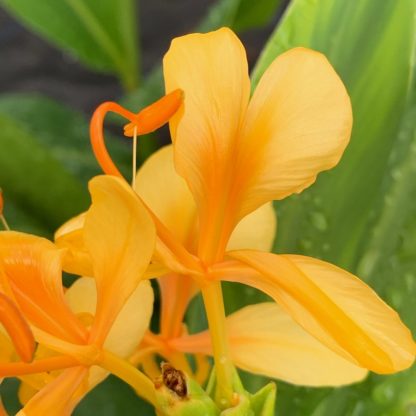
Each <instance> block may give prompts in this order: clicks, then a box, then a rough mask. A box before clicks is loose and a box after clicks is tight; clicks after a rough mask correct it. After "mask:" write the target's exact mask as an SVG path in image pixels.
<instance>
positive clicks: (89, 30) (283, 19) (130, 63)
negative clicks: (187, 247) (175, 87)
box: [0, 0, 416, 416]
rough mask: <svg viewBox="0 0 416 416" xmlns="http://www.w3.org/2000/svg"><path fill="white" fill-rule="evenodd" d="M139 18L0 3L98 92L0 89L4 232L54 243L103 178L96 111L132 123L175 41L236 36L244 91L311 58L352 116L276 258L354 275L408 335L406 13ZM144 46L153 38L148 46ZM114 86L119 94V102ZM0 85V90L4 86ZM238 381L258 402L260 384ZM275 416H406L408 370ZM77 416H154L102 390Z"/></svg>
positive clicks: (412, 260)
mask: <svg viewBox="0 0 416 416" xmlns="http://www.w3.org/2000/svg"><path fill="white" fill-rule="evenodd" d="M149 3H150V2H145V1H142V2H137V1H135V0H118V1H114V0H62V1H56V0H42V1H40V2H36V5H34V2H33V1H32V0H0V4H1V5H2V6H3V9H4V10H3V11H2V13H3V14H2V15H0V21H3V22H4V21H5V20H7V19H9V20H10V16H13V18H14V19H16V20H17V21H18V22H20V23H21V24H22V25H23V26H24V27H25V28H26V29H27V30H29V31H33V32H34V33H35V34H36V35H38V36H40V37H42V38H43V39H45V40H46V41H47V42H49V43H50V44H51V45H53V46H54V47H55V48H58V49H60V50H62V52H63V53H62V55H60V57H61V58H62V60H63V62H64V63H63V64H61V65H64V66H65V65H66V64H67V63H65V59H67V61H68V59H69V58H68V56H70V57H71V58H70V62H71V63H70V64H68V65H69V66H70V68H73V67H74V63H73V62H74V60H75V61H76V65H77V66H78V67H81V66H85V67H86V68H88V71H87V72H86V73H87V74H88V76H87V78H88V79H90V80H91V84H92V85H93V86H94V88H91V89H88V88H85V89H82V91H80V97H79V99H78V101H77V99H76V98H74V97H72V98H71V99H70V100H68V99H59V98H60V97H59V86H58V87H57V88H56V89H55V90H54V89H53V88H52V87H50V88H48V89H47V90H48V92H49V91H52V93H49V94H47V95H49V96H45V95H40V94H39V93H38V94H33V93H28V92H24V88H19V90H20V91H21V92H19V93H14V92H11V91H12V89H13V86H12V85H11V86H10V87H7V88H4V89H6V90H7V91H9V92H7V93H2V94H1V95H0V185H1V186H2V188H3V191H4V195H5V200H6V206H5V215H6V217H7V218H8V220H9V222H10V223H11V225H12V227H13V228H14V229H18V230H23V231H28V232H36V233H40V234H42V235H45V236H49V237H50V236H51V235H52V233H53V231H54V229H55V228H56V227H57V226H59V225H60V224H61V223H62V222H64V221H65V220H66V219H68V218H69V217H71V216H72V215H74V214H76V213H78V212H80V211H81V210H83V209H85V208H86V207H87V206H88V200H89V197H88V193H87V187H86V182H87V180H88V179H89V178H91V177H92V176H93V175H95V174H98V173H99V169H98V166H97V164H96V162H95V160H94V158H93V156H92V153H91V151H90V148H89V141H88V116H89V114H90V113H91V110H92V109H93V107H94V106H96V105H98V104H99V102H100V101H103V100H105V99H111V100H118V101H120V102H122V103H123V104H124V105H126V106H127V107H128V108H129V109H131V110H133V111H138V110H139V109H140V108H141V107H143V106H144V105H146V104H148V103H150V102H152V101H153V100H155V99H157V98H158V97H159V96H161V95H162V94H163V80H162V73H161V67H160V63H161V59H162V56H163V52H164V51H165V50H166V49H167V47H168V44H169V41H170V38H172V37H173V36H178V35H181V34H184V33H186V32H191V31H195V30H197V31H209V30H212V29H215V28H218V27H221V26H230V27H231V28H233V29H234V30H235V31H237V32H238V33H239V34H240V35H241V36H242V38H243V41H244V43H246V44H248V45H249V48H248V54H249V60H250V61H251V64H252V67H254V68H253V71H252V79H253V82H254V84H255V83H256V82H258V80H259V77H260V76H261V74H262V73H263V72H264V70H265V69H266V68H267V66H268V65H269V64H270V62H271V61H272V60H273V59H274V58H275V57H276V56H277V55H279V54H280V53H282V52H283V51H285V50H287V49H289V48H292V47H295V46H306V47H310V48H313V49H316V50H319V51H321V52H323V53H325V55H326V56H327V57H328V59H329V60H330V61H331V63H332V64H333V65H334V67H335V68H336V70H337V71H338V73H339V74H340V76H341V78H342V79H343V81H344V83H345V84H346V87H347V89H348V92H349V94H350V96H351V99H352V104H353V112H354V128H353V135H352V140H351V144H350V146H349V147H348V149H347V151H346V153H345V155H344V157H343V159H342V161H341V163H340V164H339V165H338V166H337V167H336V168H335V169H333V170H332V171H330V172H326V173H323V174H321V175H320V176H319V178H318V181H317V182H316V184H314V185H313V186H312V187H311V188H309V189H307V190H306V191H304V192H303V193H302V194H301V195H295V196H292V197H290V198H288V199H287V200H284V201H281V202H279V203H276V212H277V215H278V218H279V226H278V233H277V238H276V242H275V247H274V251H275V252H286V253H288V252H290V253H303V254H307V255H312V256H314V257H319V258H322V259H325V260H328V261H331V262H333V263H335V264H337V265H339V266H342V267H344V268H346V269H348V270H350V271H351V272H353V273H355V274H358V275H359V276H360V277H361V278H363V279H365V280H366V281H367V282H368V283H369V284H370V285H371V286H372V287H373V288H374V289H376V290H377V292H378V293H379V294H380V296H381V297H383V299H385V300H386V301H387V302H388V303H389V304H391V305H392V306H393V307H394V308H395V309H397V310H398V311H399V313H400V314H401V316H402V318H403V320H404V321H405V323H406V324H407V325H408V326H410V328H412V330H413V331H414V333H416V315H415V312H414V311H415V308H414V304H413V302H414V301H415V299H416V180H415V176H416V96H415V94H416V90H415V84H414V82H415V80H414V76H415V65H414V62H415V60H414V59H415V39H416V38H415V31H416V24H415V16H416V0H383V1H380V0H360V1H358V0H356V1H346V0H291V1H289V0H257V1H252V0H218V1H213V0H211V1H209V0H204V1H202V0H199V1H186V0H181V1H179V0H176V1H171V2H168V1H167V0H165V1H163V0H160V1H152V2H151V3H153V4H157V5H158V7H160V13H159V11H158V12H156V13H154V14H153V15H150V14H149V15H147V14H146V13H147V12H148V11H149ZM4 11H5V12H4ZM139 12H140V13H139ZM139 16H140V18H139ZM176 20H177V21H178V27H175V25H174V24H173V21H176ZM149 25H151V26H153V31H150V32H149V30H148V29H149ZM4 27H5V26H4V25H2V29H1V31H0V42H1V43H0V54H2V55H0V56H3V58H1V64H2V67H3V68H5V67H8V63H9V62H8V60H7V59H5V56H4V55H3V53H2V49H3V43H4V42H3V39H4V38H5V37H6V39H7V36H8V34H7V33H6V32H7V31H6V30H4ZM146 28H147V30H146ZM155 28H156V30H155ZM22 30H23V29H22ZM149 33H151V36H152V37H153V38H157V39H156V40H155V39H153V38H152V39H150V38H149V37H150V35H149ZM146 37H147V38H146ZM159 38H162V39H159ZM266 38H268V41H267V42H266ZM152 42H153V43H152ZM154 42H159V43H157V47H155V48H153V46H152V48H149V47H146V45H147V44H149V45H155V43H154ZM155 50H156V51H157V53H156V52H155ZM23 52H24V51H23ZM23 52H22V53H23ZM260 52H261V53H260ZM259 53H260V57H259V59H258V60H257V62H254V61H255V59H256V57H257V55H258V54H259ZM149 55H150V56H152V57H153V67H152V65H150V64H149V62H150V61H151V60H150V61H149V58H148V56H149ZM9 70H13V68H11V69H10V68H9ZM15 70H17V69H15ZM77 70H78V71H79V69H77ZM2 73H4V69H3V70H2ZM102 74H108V75H109V76H108V75H106V76H105V75H102ZM97 80H98V84H97ZM116 83H117V84H118V85H120V87H117V86H115V87H114V85H116ZM0 85H3V87H4V84H2V83H1V80H0ZM97 85H98V86H97ZM108 85H111V88H108ZM61 88H62V87H61ZM69 88H71V86H70V85H69ZM33 89H35V90H36V88H32V90H33ZM22 91H23V92H22ZM53 91H55V93H53ZM56 91H58V92H56ZM65 94H67V93H64V94H62V97H66V98H67V97H68V95H65ZM51 97H54V98H55V99H53V98H51ZM56 98H58V100H56ZM63 102H65V104H63ZM80 110H83V111H80ZM118 127H119V124H118V120H117V119H113V120H111V125H109V134H112V135H111V136H110V137H109V139H108V141H109V145H110V148H111V153H112V155H113V156H114V158H115V159H116V160H117V162H118V164H119V165H120V166H121V167H122V169H125V170H126V172H128V171H129V164H130V147H129V146H128V142H127V141H123V140H122V139H121V138H120V132H119V130H120V129H119V128H118ZM167 140H168V138H167V132H166V130H162V132H161V133H160V132H159V133H158V136H152V137H146V138H144V139H143V140H142V141H141V146H140V158H141V160H144V159H145V158H146V157H147V156H148V155H149V154H151V153H152V152H153V151H154V150H155V149H156V148H157V147H159V146H161V145H162V144H164V143H166V142H167ZM225 295H226V305H227V310H228V312H231V311H233V310H236V309H238V308H240V307H241V306H243V305H246V304H250V303H255V302H258V301H259V300H261V299H263V298H262V295H260V294H259V293H258V292H256V291H255V290H254V289H248V288H244V287H242V286H241V287H237V288H236V286H235V285H233V287H232V288H231V287H229V286H228V285H227V286H226V287H225ZM156 311H157V305H156ZM202 317H203V310H202V308H201V303H200V300H199V299H198V298H197V299H196V300H195V301H194V302H193V303H192V305H191V308H190V311H189V313H188V324H189V327H190V329H191V330H196V329H200V328H201V327H202V326H203V324H201V322H203V321H204V320H203V319H202ZM243 377H244V381H245V385H246V387H247V388H248V389H249V390H250V389H252V390H253V391H254V390H256V389H258V388H259V387H260V386H262V385H263V384H265V382H266V380H265V379H263V378H261V377H255V376H251V375H248V374H243ZM15 391H16V382H14V381H13V380H10V381H7V382H6V383H3V386H2V396H3V397H4V401H5V403H6V405H7V406H8V408H9V410H10V411H11V412H13V411H15V409H16V406H17V404H16V394H15ZM276 412H277V413H276V414H281V415H290V416H298V415H299V416H300V415H312V416H361V415H363V416H364V415H365V416H373V415H374V416H412V415H416V370H415V369H410V370H408V371H405V372H402V373H400V374H397V375H394V376H388V377H387V376H383V377H382V376H376V375H371V376H370V377H368V379H367V380H366V381H364V382H363V383H360V384H357V385H354V386H349V387H344V388H338V389H330V388H325V389H310V388H303V387H295V386H290V385H288V384H285V383H282V382H278V400H277V411H276ZM75 414H76V415H78V416H83V415H91V414H100V415H103V416H113V415H119V414H149V415H150V414H152V410H151V409H150V408H149V406H148V405H146V404H145V403H143V402H142V401H141V400H140V399H138V398H137V397H136V396H135V395H134V394H133V392H132V391H130V389H129V388H128V387H127V386H125V385H123V384H122V383H121V382H119V381H117V380H115V379H114V378H109V379H108V380H107V381H106V382H105V383H103V384H102V385H100V386H99V387H98V388H96V389H95V390H94V391H93V392H92V393H90V395H89V396H88V397H87V398H86V399H85V400H84V401H83V402H82V404H81V405H80V406H79V407H78V409H77V410H76V412H75Z"/></svg>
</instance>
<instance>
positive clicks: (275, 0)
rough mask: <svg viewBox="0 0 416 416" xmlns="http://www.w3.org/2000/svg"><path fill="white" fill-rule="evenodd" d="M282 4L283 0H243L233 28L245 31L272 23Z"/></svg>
mask: <svg viewBox="0 0 416 416" xmlns="http://www.w3.org/2000/svg"><path fill="white" fill-rule="evenodd" d="M282 4H283V1H282V0H258V1H252V0H241V1H240V7H239V8H238V10H237V13H236V16H235V20H234V24H233V25H232V26H233V29H234V30H235V31H237V32H243V31H245V30H249V29H254V28H258V27H262V26H264V25H266V24H268V23H270V21H271V20H272V19H273V18H274V17H275V16H276V13H277V11H278V9H279V8H280V7H281V6H282Z"/></svg>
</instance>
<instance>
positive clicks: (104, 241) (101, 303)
mask: <svg viewBox="0 0 416 416" xmlns="http://www.w3.org/2000/svg"><path fill="white" fill-rule="evenodd" d="M89 188H90V192H91V196H92V206H91V208H90V209H89V210H88V212H87V215H86V219H85V228H84V241H85V246H86V247H87V250H88V252H89V253H90V256H91V260H92V263H93V268H94V277H95V280H96V282H97V294H98V301H97V313H96V319H95V320H94V326H93V328H92V330H91V331H92V333H91V339H92V340H94V341H95V342H97V343H103V342H104V340H105V339H106V337H107V334H108V331H109V330H110V328H111V326H112V325H113V322H114V320H115V319H116V317H117V315H118V313H119V312H120V310H121V308H122V307H123V305H124V303H125V302H126V300H127V299H128V298H129V296H130V295H131V294H132V293H133V292H134V290H135V289H136V287H137V285H138V284H139V282H140V280H142V279H143V275H144V272H145V271H146V268H147V267H148V265H149V262H150V259H151V256H152V254H153V250H154V246H155V237H156V233H155V227H154V225H153V222H152V220H151V219H150V216H149V214H148V213H147V210H146V208H145V207H144V206H143V204H142V203H141V202H140V199H139V198H138V196H137V194H136V193H135V192H134V191H133V189H131V188H130V187H129V186H128V185H127V183H125V182H124V181H123V180H121V179H119V178H116V177H114V176H98V177H96V178H94V179H92V180H91V181H90V184H89Z"/></svg>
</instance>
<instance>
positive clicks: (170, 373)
mask: <svg viewBox="0 0 416 416" xmlns="http://www.w3.org/2000/svg"><path fill="white" fill-rule="evenodd" d="M162 379H163V384H164V385H165V386H166V387H167V388H168V389H169V390H172V391H173V392H175V393H176V394H177V395H178V396H179V397H182V398H183V397H186V395H187V388H186V378H185V374H184V373H183V372H182V371H181V370H177V369H176V368H174V367H172V366H171V365H170V364H168V363H162Z"/></svg>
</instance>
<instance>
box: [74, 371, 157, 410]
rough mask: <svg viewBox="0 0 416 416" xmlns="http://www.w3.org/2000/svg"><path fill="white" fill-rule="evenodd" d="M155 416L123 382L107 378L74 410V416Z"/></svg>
mask: <svg viewBox="0 0 416 416" xmlns="http://www.w3.org/2000/svg"><path fill="white" fill-rule="evenodd" d="M90 415H100V416H119V415H146V416H152V415H155V412H154V410H153V408H152V406H150V405H149V404H148V403H146V402H144V401H143V400H142V399H141V398H140V397H138V396H137V395H136V394H135V393H134V391H133V390H132V389H131V388H130V387H129V386H128V385H127V384H126V383H124V382H122V381H121V380H119V379H117V378H116V377H114V376H109V377H108V378H107V379H106V380H105V381H104V382H103V383H101V384H99V385H98V386H97V387H96V388H94V390H92V391H91V392H90V393H89V394H88V395H87V396H86V397H85V398H84V399H83V400H82V401H81V403H80V404H79V405H78V407H77V408H76V409H75V412H74V416H90Z"/></svg>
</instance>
